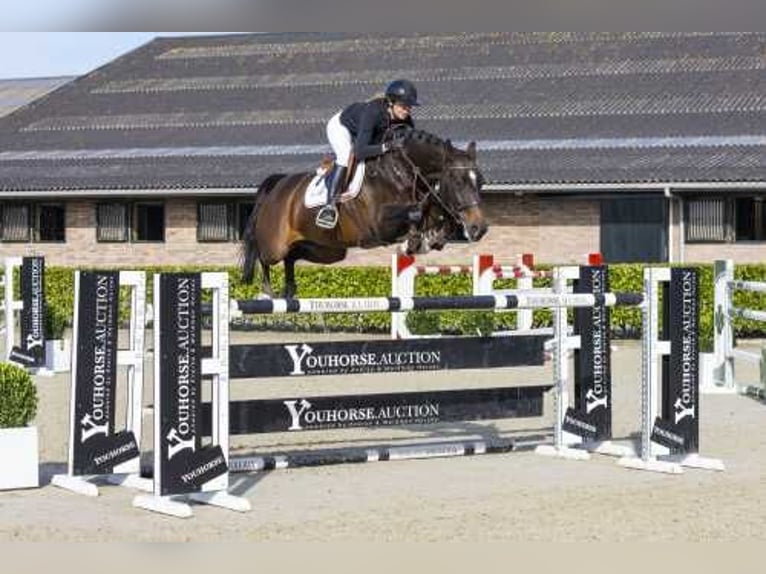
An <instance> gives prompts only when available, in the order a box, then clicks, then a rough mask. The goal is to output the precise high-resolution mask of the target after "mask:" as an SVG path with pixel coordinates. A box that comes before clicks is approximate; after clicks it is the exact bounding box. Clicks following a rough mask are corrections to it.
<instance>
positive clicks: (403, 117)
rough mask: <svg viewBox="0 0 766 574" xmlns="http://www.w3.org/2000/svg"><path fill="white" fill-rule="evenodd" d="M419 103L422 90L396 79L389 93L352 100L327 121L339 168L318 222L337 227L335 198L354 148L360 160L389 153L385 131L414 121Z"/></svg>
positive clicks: (388, 87)
mask: <svg viewBox="0 0 766 574" xmlns="http://www.w3.org/2000/svg"><path fill="white" fill-rule="evenodd" d="M417 105H420V104H419V103H418V92H417V90H416V89H415V86H414V85H413V84H412V82H410V81H409V80H394V81H393V82H391V83H390V84H388V86H387V87H386V93H385V95H384V96H382V97H377V98H374V99H372V100H369V101H367V102H357V103H354V104H351V105H350V106H348V107H347V108H346V109H344V110H343V111H341V112H338V113H337V114H335V115H334V116H333V117H332V119H330V121H329V122H328V123H327V138H328V139H329V140H330V145H331V146H332V149H333V151H334V152H335V164H336V167H335V170H334V173H333V174H332V175H331V179H330V183H329V185H328V190H327V205H325V206H324V207H322V209H320V210H319V213H317V216H316V224H317V226H319V227H322V228H324V229H333V228H334V227H335V225H336V224H337V223H338V210H337V208H336V207H335V202H336V201H337V199H338V192H339V190H340V187H341V185H342V184H343V182H344V181H345V180H346V174H347V172H348V164H349V159H350V157H351V152H352V151H353V153H354V156H355V157H356V160H357V161H364V160H365V159H367V158H368V157H374V156H377V155H380V154H383V153H386V151H388V150H389V149H390V145H389V144H386V143H382V140H383V135H384V134H385V133H386V131H387V130H388V129H389V128H391V127H392V126H396V125H401V124H404V125H408V126H410V127H413V128H414V127H415V124H414V122H413V121H412V116H411V112H412V107H413V106H417Z"/></svg>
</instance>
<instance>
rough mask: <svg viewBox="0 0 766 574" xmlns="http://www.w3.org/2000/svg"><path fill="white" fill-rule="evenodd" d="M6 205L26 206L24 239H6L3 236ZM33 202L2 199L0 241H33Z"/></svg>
mask: <svg viewBox="0 0 766 574" xmlns="http://www.w3.org/2000/svg"><path fill="white" fill-rule="evenodd" d="M8 207H24V208H26V211H27V213H26V219H27V222H26V225H25V229H26V239H6V237H5V210H6V209H7V208H8ZM33 211H34V203H31V202H22V201H4V202H1V203H0V243H7V244H12V243H16V244H19V243H32V242H33V241H34V233H33V230H32V221H33Z"/></svg>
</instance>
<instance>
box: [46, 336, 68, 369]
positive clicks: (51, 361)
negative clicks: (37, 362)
mask: <svg viewBox="0 0 766 574" xmlns="http://www.w3.org/2000/svg"><path fill="white" fill-rule="evenodd" d="M71 360H72V349H71V345H70V343H69V339H54V340H51V341H45V368H46V369H48V370H49V371H53V372H54V373H65V372H67V371H69V367H70V365H71Z"/></svg>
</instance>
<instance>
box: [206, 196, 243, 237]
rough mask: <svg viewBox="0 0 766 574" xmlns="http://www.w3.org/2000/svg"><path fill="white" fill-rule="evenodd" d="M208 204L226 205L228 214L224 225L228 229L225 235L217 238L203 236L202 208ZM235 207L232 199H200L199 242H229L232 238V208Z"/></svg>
mask: <svg viewBox="0 0 766 574" xmlns="http://www.w3.org/2000/svg"><path fill="white" fill-rule="evenodd" d="M207 206H215V207H224V208H225V211H226V214H225V218H226V221H225V222H224V226H225V228H226V231H225V233H224V235H225V237H223V238H220V239H216V238H204V237H202V210H203V209H204V207H207ZM233 208H234V204H232V202H230V201H225V200H199V201H197V243H228V242H230V241H231V240H232V232H233V229H232V219H233V217H232V210H233Z"/></svg>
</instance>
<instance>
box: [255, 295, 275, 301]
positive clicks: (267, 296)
mask: <svg viewBox="0 0 766 574" xmlns="http://www.w3.org/2000/svg"><path fill="white" fill-rule="evenodd" d="M255 298H256V300H258V301H264V300H265V301H270V300H271V299H273V297H272V296H271V295H269V294H268V293H258V295H256V296H255Z"/></svg>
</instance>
